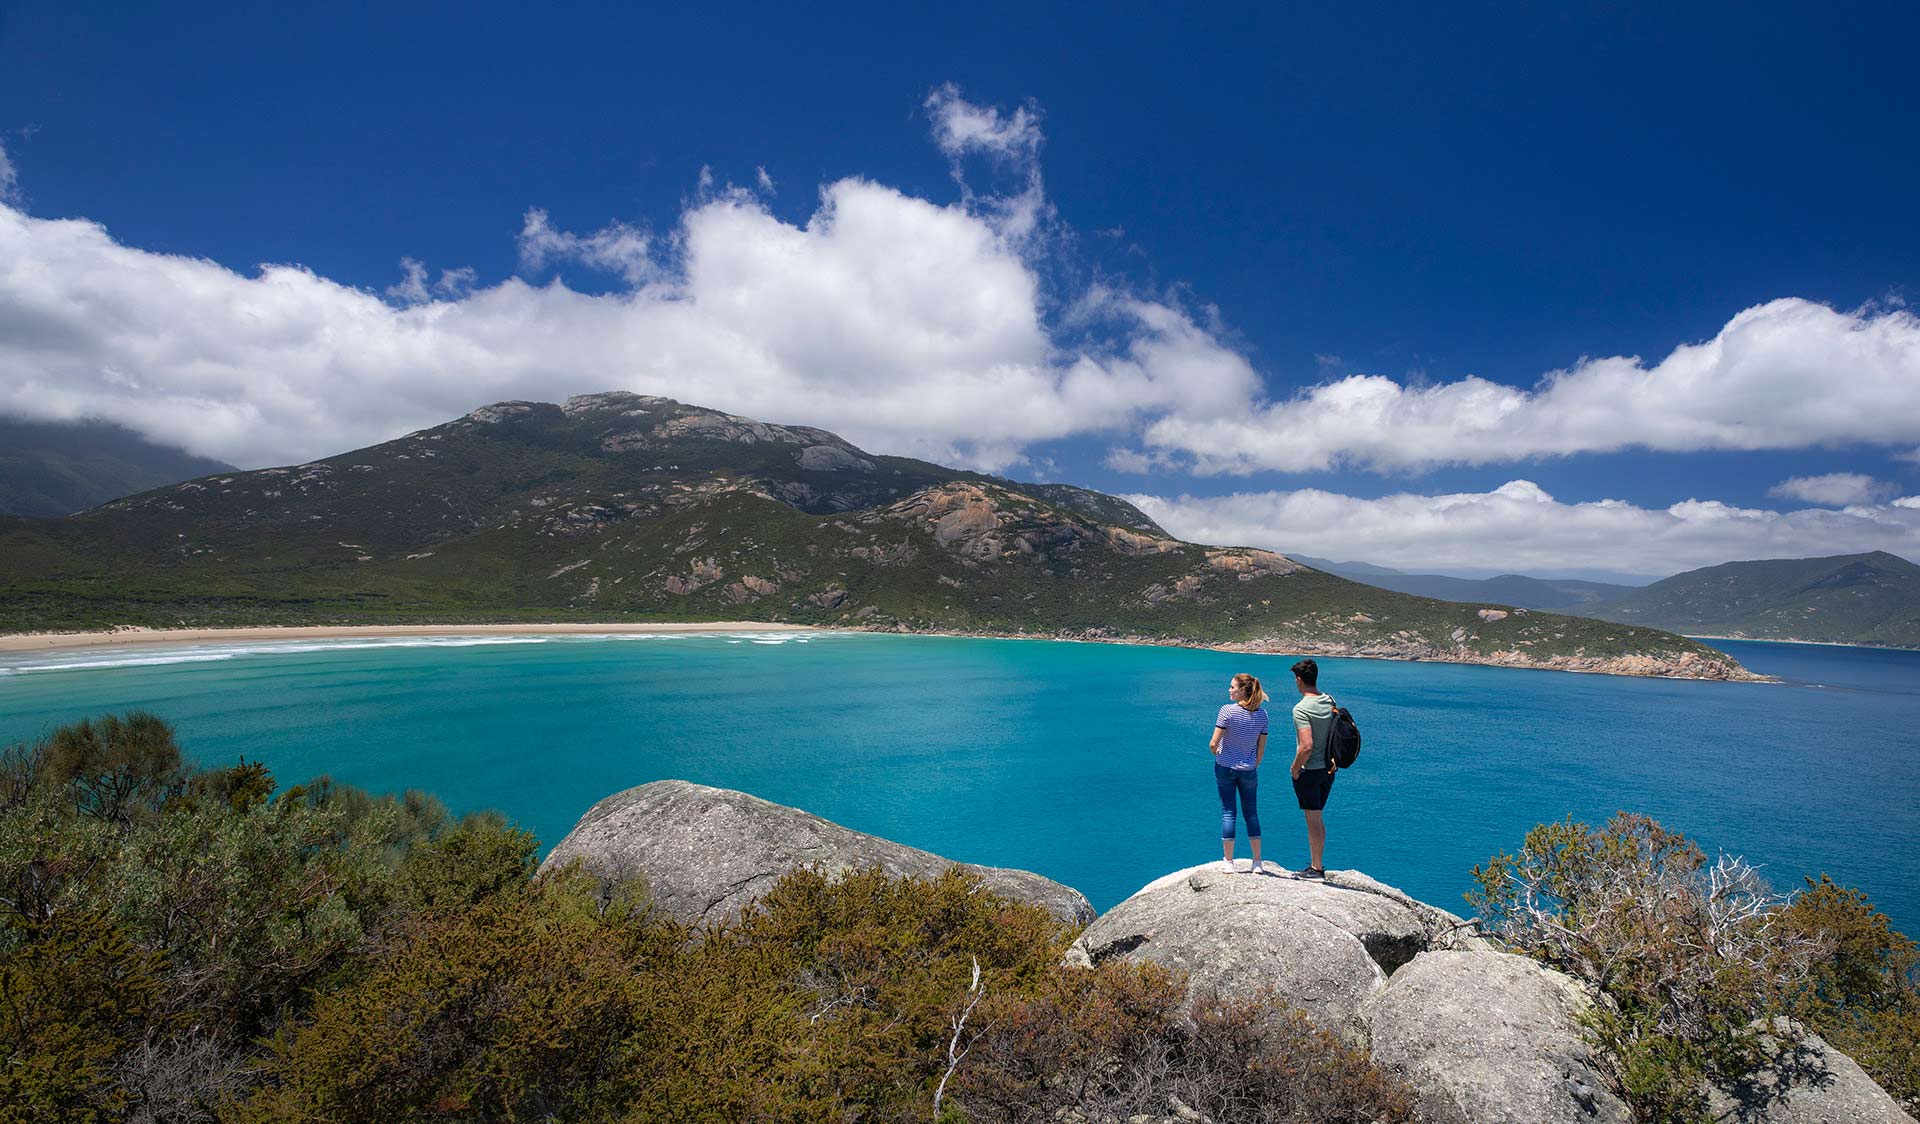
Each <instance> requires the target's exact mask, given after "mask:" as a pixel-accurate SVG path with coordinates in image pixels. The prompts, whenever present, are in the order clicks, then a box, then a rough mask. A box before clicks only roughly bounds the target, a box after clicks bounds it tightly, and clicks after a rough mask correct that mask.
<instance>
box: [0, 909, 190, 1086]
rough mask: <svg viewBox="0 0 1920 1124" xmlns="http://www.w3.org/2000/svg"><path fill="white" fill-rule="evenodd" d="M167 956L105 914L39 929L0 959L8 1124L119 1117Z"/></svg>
mask: <svg viewBox="0 0 1920 1124" xmlns="http://www.w3.org/2000/svg"><path fill="white" fill-rule="evenodd" d="M160 964H161V958H160V957H159V956H158V955H157V954H155V953H152V952H149V951H145V950H143V949H141V948H139V947H138V946H136V945H135V944H134V942H133V941H132V940H130V939H129V938H128V936H127V934H126V932H125V931H124V930H122V929H121V928H120V927H119V926H117V925H115V924H114V923H113V922H112V921H111V920H110V919H108V918H107V917H106V916H104V915H103V914H101V913H98V912H86V913H68V914H62V915H60V916H59V917H57V918H55V919H53V920H50V921H47V922H45V923H43V924H40V925H36V926H35V927H34V928H33V930H32V931H31V932H30V933H29V934H27V939H24V940H20V941H18V942H16V943H15V944H14V946H13V947H12V948H10V949H8V950H6V951H5V952H3V953H0V1122H5V1124H16V1122H17V1124H94V1122H96V1121H110V1120H117V1119H119V1117H120V1114H121V1113H122V1112H123V1111H124V1110H125V1109H126V1107H127V1105H128V1103H129V1101H130V1099H131V1097H130V1091H129V1090H128V1089H126V1088H125V1087H124V1086H123V1085H122V1084H121V1083H120V1082H119V1080H118V1079H117V1075H116V1073H115V1064H116V1062H117V1061H118V1060H119V1058H120V1056H121V1054H122V1053H123V1052H125V1051H126V1050H127V1049H128V1048H129V1047H130V1046H132V1045H133V1044H135V1043H137V1042H139V1041H140V1040H141V1039H142V1038H143V1037H144V1036H145V1035H146V1034H147V1033H148V1032H149V1030H150V1020H151V1019H152V1018H153V1016H154V1013H155V1007H156V1003H157V1000H158V997H159V994H160V989H161V985H160Z"/></svg>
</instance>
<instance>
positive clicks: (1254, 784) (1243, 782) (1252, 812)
mask: <svg viewBox="0 0 1920 1124" xmlns="http://www.w3.org/2000/svg"><path fill="white" fill-rule="evenodd" d="M1213 783H1214V787H1216V788H1218V789H1219V790H1220V838H1222V839H1232V838H1233V804H1234V799H1235V798H1236V797H1238V798H1239V801H1240V812H1241V814H1242V815H1244V816H1245V817H1246V819H1247V838H1248V839H1258V838H1260V805H1259V796H1260V777H1259V773H1258V771H1257V770H1254V769H1228V768H1224V767H1222V766H1220V765H1215V766H1214V767H1213Z"/></svg>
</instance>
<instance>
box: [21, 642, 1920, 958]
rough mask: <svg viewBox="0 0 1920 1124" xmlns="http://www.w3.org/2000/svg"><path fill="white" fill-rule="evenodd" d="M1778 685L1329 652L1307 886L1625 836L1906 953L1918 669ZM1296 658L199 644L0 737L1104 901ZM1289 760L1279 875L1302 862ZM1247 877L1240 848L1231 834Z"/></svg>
mask: <svg viewBox="0 0 1920 1124" xmlns="http://www.w3.org/2000/svg"><path fill="white" fill-rule="evenodd" d="M1714 643H1715V644H1716V646H1719V647H1723V648H1725V649H1726V650H1727V651H1729V652H1731V653H1732V654H1733V655H1735V656H1736V657H1738V658H1739V659H1740V660H1741V661H1742V662H1744V663H1746V664H1747V666H1748V667H1750V668H1753V669H1754V670H1756V671H1760V672H1765V673H1768V674H1772V675H1777V676H1780V677H1781V678H1782V680H1783V682H1781V683H1777V684H1728V683H1700V682H1688V681H1679V680H1657V679H1625V678H1615V677H1606V676H1590V675H1570V674H1561V673H1550V672H1534V671H1519V670H1511V669H1503V668H1485V667H1469V666H1462V665H1451V664H1423V663H1394V662H1385V661H1369V660H1334V659H1328V660H1322V661H1321V664H1322V673H1321V675H1322V679H1321V682H1322V685H1323V687H1325V688H1326V689H1327V690H1328V691H1330V692H1331V693H1332V694H1334V695H1335V696H1336V698H1338V699H1339V701H1340V702H1341V703H1343V704H1344V705H1347V706H1349V707H1350V708H1352V710H1353V712H1354V714H1355V716H1356V717H1357V718H1358V719H1359V721H1360V723H1361V726H1362V728H1363V730H1364V732H1365V736H1366V746H1365V750H1364V752H1363V753H1362V756H1361V758H1360V761H1359V763H1358V765H1357V767H1356V768H1354V769H1353V770H1351V771H1349V772H1344V773H1342V774H1341V775H1340V777H1339V779H1338V781H1337V782H1336V784H1335V787H1334V792H1333V797H1332V800H1331V802H1330V803H1329V806H1328V815H1327V818H1328V823H1329V831H1330V843H1329V851H1328V856H1327V862H1328V865H1329V866H1330V867H1357V868H1360V869H1362V870H1365V871H1367V872H1368V873H1369V874H1372V875H1373V876H1375V877H1377V878H1379V879H1381V880H1382V881H1385V882H1388V883H1391V884H1393V885H1397V886H1399V887H1401V888H1402V889H1404V890H1406V891H1407V892H1409V893H1411V894H1414V895H1415V896H1417V897H1420V898H1423V899H1425V900H1427V901H1431V902H1434V903H1436V904H1439V905H1442V906H1445V907H1448V908H1452V909H1455V910H1460V909H1462V908H1463V903H1462V901H1461V894H1462V893H1463V891H1465V890H1466V889H1467V888H1468V886H1469V884H1470V881H1469V874H1468V872H1469V870H1470V868H1471V867H1472V866H1473V865H1474V864H1475V863H1478V862H1484V861H1485V860H1486V859H1487V857H1488V856H1489V855H1491V854H1493V853H1494V852H1495V851H1498V850H1500V849H1502V848H1512V847H1516V846H1518V844H1519V842H1520V840H1521V838H1522V836H1523V835H1524V834H1525V832H1526V830H1527V829H1528V828H1529V827H1531V826H1533V825H1534V824H1536V823H1540V822H1543V821H1547V820H1555V819H1561V818H1564V817H1567V816H1573V817H1575V818H1578V819H1582V820H1586V821H1588V822H1599V821H1601V820H1604V819H1605V818H1606V817H1607V816H1609V815H1611V814H1613V813H1614V812H1615V811H1616V810H1621V809H1626V810H1631V811H1639V812H1646V813H1648V814H1650V815H1652V816H1654V817H1656V818H1657V819H1659V820H1661V821H1662V822H1664V823H1666V824H1667V825H1668V826H1670V827H1674V828H1678V829H1680V830H1683V831H1685V832H1687V833H1688V834H1689V835H1691V836H1693V837H1694V838H1695V839H1697V840H1698V841H1700V843H1701V844H1702V845H1703V846H1705V847H1706V848H1707V849H1708V851H1709V852H1710V853H1711V852H1713V851H1717V850H1726V851H1729V852H1734V853H1739V854H1743V855H1745V856H1746V857H1747V858H1749V859H1751V860H1753V861H1755V862H1759V863H1762V864H1764V865H1765V867H1766V870H1767V873H1768V875H1769V877H1770V878H1771V879H1772V880H1773V882H1774V883H1775V884H1776V885H1778V886H1781V887H1786V888H1791V887H1795V886H1798V885H1799V884H1800V880H1801V879H1802V878H1803V877H1805V876H1807V875H1812V874H1818V873H1820V872H1823V871H1824V872H1826V873H1829V874H1831V875H1832V876H1833V877H1834V878H1835V879H1836V880H1838V881H1840V882H1842V883H1845V884H1848V885H1854V886H1858V887H1860V888H1862V889H1864V890H1866V891H1867V893H1868V894H1869V895H1870V896H1871V897H1872V898H1873V900H1874V902H1875V903H1876V904H1877V905H1878V906H1879V907H1880V908H1881V909H1883V910H1885V911H1886V912H1887V913H1888V914H1889V915H1890V916H1891V917H1892V919H1893V920H1894V923H1895V924H1896V925H1897V926H1898V927H1900V928H1901V929H1903V930H1904V931H1906V932H1908V933H1920V890H1917V889H1916V886H1915V882H1916V879H1915V873H1916V867H1920V652H1910V651H1886V650H1876V649H1859V648H1839V647H1823V646H1814V645H1798V644H1768V643H1743V642H1736V641H1714ZM1292 662H1293V659H1292V657H1287V656H1248V655H1241V654H1234V653H1221V652H1208V651H1194V650H1186V649H1174V648H1152V647H1130V646H1120V645H1102V644H1072V643H1056V642H1046V641H1017V640H979V639H961V638H946V637H923V636H886V635H872V634H831V633H827V634H806V635H796V634H766V635H752V634H739V635H693V636H671V637H670V636H618V637H611V636H610V637H529V636H511V637H508V636H502V637H486V638H473V637H466V638H460V639H416V638H409V639H406V640H356V641H339V642H328V641H302V642H279V643H259V644H224V645H222V644H202V645H193V646H181V647H169V648H160V647H143V648H137V649H127V648H122V649H116V650H111V651H104V652H102V651H84V650H76V651H62V652H42V653H13V654H9V655H6V656H3V657H0V743H6V742H13V741H20V740H25V739H30V738H33V737H36V736H38V735H40V734H42V733H44V732H45V731H47V730H49V729H51V728H52V727H54V726H56V725H58V724H60V723H62V722H67V721H71V720H73V719H76V718H80V717H84V716H87V715H91V714H98V713H101V712H104V711H107V710H123V709H127V708H134V707H139V708H145V709H149V710H153V711H155V712H157V713H159V714H161V715H162V716H163V717H165V718H167V719H169V720H171V721H172V722H174V723H175V724H176V725H177V727H178V729H179V734H180V740H181V742H182V744H183V746H184V747H185V748H186V749H187V751H188V753H189V755H190V756H192V757H194V758H195V759H196V760H198V761H200V762H202V763H206V764H222V763H230V762H232V761H234V760H235V759H237V758H239V757H240V756H242V755H244V756H246V757H247V758H249V759H253V760H260V761H264V762H265V763H266V764H267V765H268V766H269V767H270V768H272V770H273V772H274V775H275V776H276V777H277V778H278V779H279V780H280V782H281V783H283V784H288V783H293V782H295V781H300V780H304V779H307V778H309V777H312V776H315V775H318V774H328V775H331V776H333V777H334V778H336V779H338V780H341V781H345V782H348V783H351V784H356V785H361V786H364V787H366V788H369V789H373V790H376V791H397V790H400V789H404V788H419V789H424V790H426V791H429V792H432V793H434V794H436V795H438V796H439V797H441V798H442V799H444V800H445V801H447V803H448V804H449V805H451V806H452V807H453V808H454V809H455V810H456V811H470V810H474V809H480V808H495V809H499V810H500V811H502V812H504V813H506V814H507V815H508V816H509V817H510V818H511V819H513V820H515V821H516V822H518V823H519V824H521V825H522V826H524V827H526V828H528V829H530V830H532V831H533V832H535V833H536V835H537V836H538V837H539V839H540V840H541V844H542V848H543V850H544V848H545V847H547V846H551V845H552V844H553V843H554V842H557V841H558V840H559V839H560V837H561V836H562V835H564V834H565V833H566V831H567V830H568V828H570V827H571V826H572V824H573V822H574V821H575V820H576V819H577V818H578V817H579V816H580V814H581V813H583V812H584V811H586V809H587V808H588V807H589V806H590V805H591V804H592V803H593V802H594V801H595V800H598V799H599V798H601V797H602V796H606V795H608V794H610V793H613V792H616V791H619V790H620V789H623V788H626V787H628V786H630V785H635V784H639V783H642V782H644V781H650V780H658V779H662V778H667V777H678V778H683V779H686V780H691V781H697V782H700V783H703V784H711V785H719V786H723V787H727V788H738V789H742V790H744V791H747V792H751V793H754V794H755V795H758V796H762V797H765V798H766V799H769V800H773V801H777V802H779V803H782V804H790V805H795V806H797V807H801V808H805V809H807V810H808V811H811V812H815V813H817V814H819V815H822V816H825V817H827V818H829V819H832V820H835V821H837V822H839V823H843V824H845V825H847V826H849V827H852V828H855V829H858V830H861V831H868V832H873V833H875V834H879V835H883V836H886V837H888V838H891V839H897V840H900V841H901V842H905V843H909V844H911V845H914V846H917V847H923V848H926V849H928V850H932V851H936V852H939V853H941V854H944V855H948V856H951V857H954V858H958V859H964V860H967V861H971V862H980V863H988V864H993V865H1000V866H1013V867H1021V868H1024V869H1029V870H1034V871H1038V872H1040V873H1042V874H1045V875H1047V876H1048V877H1051V878H1055V879H1058V880H1060V881H1062V882H1065V883H1067V884H1069V885H1072V886H1075V887H1077V888H1079V889H1080V890H1081V891H1082V892H1084V893H1085V894H1087V896H1088V897H1089V898H1090V899H1092V901H1093V903H1094V905H1095V907H1096V908H1100V909H1105V908H1108V907H1110V906H1112V905H1114V904H1115V903H1117V902H1118V901H1120V900H1121V899H1122V898H1124V897H1126V896H1127V895H1128V894H1130V893H1132V892H1133V891H1134V890H1135V889H1137V888H1139V887H1140V886H1141V885H1143V884H1144V883H1146V882H1148V881H1150V880H1152V879H1153V878H1155V877H1157V876H1159V875H1160V874H1163V873H1165V872H1167V871H1169V870H1172V869H1175V868H1177V867H1182V866H1188V865H1192V864H1194V863H1198V862H1203V861H1206V860H1207V859H1209V858H1211V857H1214V856H1217V854H1218V851H1217V847H1218V843H1217V836H1218V815H1219V813H1218V809H1217V805H1216V804H1215V801H1214V794H1213V784H1212V776H1211V769H1210V765H1211V758H1210V756H1209V754H1208V752H1207V748H1206V745H1207V738H1208V735H1209V733H1210V732H1211V725H1212V720H1213V716H1214V713H1215V711H1216V710H1217V708H1218V707H1219V705H1220V703H1222V702H1223V701H1225V697H1226V681H1227V678H1228V677H1229V676H1230V675H1232V674H1233V673H1235V672H1238V671H1250V672H1252V673H1253V674H1255V675H1258V676H1260V677H1261V679H1262V680H1263V681H1264V682H1265V683H1266V685H1267V688H1268V690H1269V691H1270V692H1271V693H1272V694H1273V695H1274V702H1273V704H1272V707H1271V709H1272V711H1273V713H1274V717H1275V729H1276V730H1279V731H1285V730H1286V729H1287V726H1288V723H1287V721H1286V714H1285V709H1286V708H1287V707H1288V706H1290V705H1291V703H1292V701H1293V693H1292V690H1291V678H1290V676H1289V674H1288V670H1287V669H1288V668H1289V666H1290V665H1291V664H1292ZM1284 754H1285V747H1284V745H1283V746H1280V747H1279V748H1278V750H1277V751H1276V754H1275V755H1274V756H1270V757H1269V764H1268V766H1267V767H1266V768H1264V769H1263V770H1262V779H1263V782H1264V783H1263V784H1262V801H1261V819H1262V821H1263V829H1264V834H1265V837H1266V849H1267V854H1268V857H1269V858H1270V859H1275V860H1278V861H1280V862H1283V863H1287V864H1289V865H1296V866H1297V865H1303V864H1304V862H1305V860H1306V851H1305V839H1304V832H1303V829H1302V826H1301V818H1300V814H1299V812H1298V811H1297V810H1296V809H1295V806H1294V802H1293V799H1292V791H1291V788H1290V786H1289V785H1288V784H1287V780H1286V774H1285V771H1284V767H1283V763H1284V760H1285V756H1284ZM1241 854H1243V855H1244V854H1245V850H1244V842H1243V843H1242V850H1241Z"/></svg>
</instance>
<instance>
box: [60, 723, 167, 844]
mask: <svg viewBox="0 0 1920 1124" xmlns="http://www.w3.org/2000/svg"><path fill="white" fill-rule="evenodd" d="M40 773H41V777H42V780H43V781H44V782H45V783H46V784H47V785H49V786H50V787H53V788H56V789H60V790H62V791H64V792H65V794H66V795H67V797H68V798H69V799H70V800H71V801H72V802H73V807H74V810H75V811H77V812H79V813H80V814H81V815H86V816H92V817H94V818H96V819H102V820H111V821H114V822H119V823H131V822H132V820H133V818H134V817H135V816H136V815H140V814H144V813H149V812H151V811H152V810H153V809H155V808H157V807H158V806H159V804H160V803H161V802H162V801H163V800H164V799H165V797H167V796H169V795H172V794H173V793H175V792H178V791H179V790H180V789H181V787H182V786H183V785H184V784H185V782H186V779H187V769H186V766H185V765H184V764H183V763H182V762H181V758H180V746H179V744H178V743H177V742H176V741H175V740H174V735H173V727H172V726H170V725H168V724H167V723H166V722H164V721H162V720H161V719H160V718H159V717H157V716H156V715H153V714H149V713H147V712H146V711H139V710H136V711H129V712H128V713H126V714H125V715H118V714H107V715H102V716H101V717H99V718H83V719H81V720H80V721H78V722H74V723H72V724H70V725H66V726H62V727H60V728H59V729H57V730H55V731H54V732H53V734H52V735H51V736H50V737H48V738H47V740H46V743H45V745H44V747H43V748H42V750H41V752H40Z"/></svg>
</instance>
